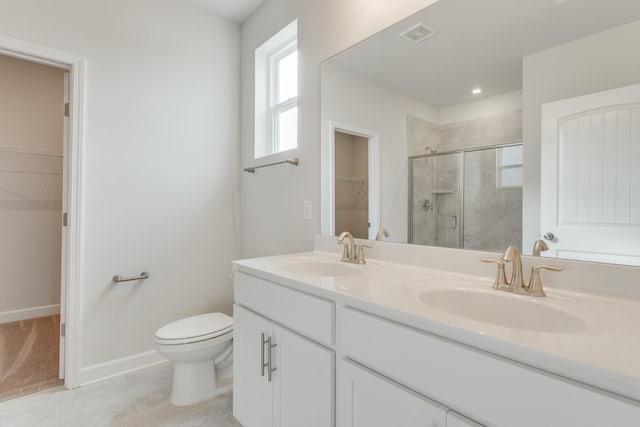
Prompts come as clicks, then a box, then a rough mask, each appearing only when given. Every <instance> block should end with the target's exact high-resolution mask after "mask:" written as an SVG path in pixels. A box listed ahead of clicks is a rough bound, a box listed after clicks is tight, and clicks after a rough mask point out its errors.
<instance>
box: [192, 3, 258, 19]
mask: <svg viewBox="0 0 640 427" xmlns="http://www.w3.org/2000/svg"><path fill="white" fill-rule="evenodd" d="M187 1H188V2H190V3H192V4H195V5H197V6H200V7H203V8H205V9H208V10H210V11H212V12H213V13H215V14H216V15H218V16H220V17H222V18H224V19H226V20H228V21H231V22H235V23H238V24H240V23H242V22H243V21H244V20H245V19H247V18H248V17H249V15H251V14H252V13H253V12H254V11H255V10H256V9H257V8H259V7H260V6H261V5H262V3H264V1H265V0H187Z"/></svg>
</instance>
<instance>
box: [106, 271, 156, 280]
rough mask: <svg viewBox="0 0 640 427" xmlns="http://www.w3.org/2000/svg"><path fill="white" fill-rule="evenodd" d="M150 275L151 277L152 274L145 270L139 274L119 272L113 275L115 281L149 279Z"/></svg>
mask: <svg viewBox="0 0 640 427" xmlns="http://www.w3.org/2000/svg"><path fill="white" fill-rule="evenodd" d="M149 277H151V275H150V274H149V272H148V271H143V272H142V273H140V275H139V276H121V275H119V274H116V275H115V276H113V281H114V282H115V283H121V282H131V281H133V280H142V279H148V278H149Z"/></svg>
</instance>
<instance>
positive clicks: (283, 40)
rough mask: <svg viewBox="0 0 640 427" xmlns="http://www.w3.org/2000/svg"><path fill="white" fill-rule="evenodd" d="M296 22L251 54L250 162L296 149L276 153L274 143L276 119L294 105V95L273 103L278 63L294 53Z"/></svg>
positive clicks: (296, 32)
mask: <svg viewBox="0 0 640 427" xmlns="http://www.w3.org/2000/svg"><path fill="white" fill-rule="evenodd" d="M297 40H298V21H297V19H296V20H294V21H292V22H290V23H289V24H288V25H287V26H286V27H284V28H283V29H282V30H280V31H279V32H278V33H277V34H275V35H274V36H272V37H271V38H269V39H268V40H267V41H266V42H265V43H263V44H262V45H261V46H260V47H258V48H257V49H256V51H255V122H254V125H255V126H254V132H255V134H254V152H253V158H254V160H257V159H261V158H264V157H270V156H274V157H276V158H277V157H278V154H280V153H285V152H286V153H287V154H288V155H290V152H291V151H293V150H296V149H297V148H298V137H297V135H296V146H295V147H292V148H287V150H286V151H281V150H280V142H279V141H278V135H279V129H278V128H277V126H278V117H279V115H280V114H282V113H285V112H287V111H289V110H291V109H292V108H296V107H297V106H298V96H297V91H296V96H295V97H292V98H290V99H287V100H284V101H282V102H277V96H278V89H279V88H278V86H277V85H278V61H279V60H281V59H283V58H284V57H286V56H287V55H289V54H291V53H292V52H293V51H295V50H297V44H298V43H297Z"/></svg>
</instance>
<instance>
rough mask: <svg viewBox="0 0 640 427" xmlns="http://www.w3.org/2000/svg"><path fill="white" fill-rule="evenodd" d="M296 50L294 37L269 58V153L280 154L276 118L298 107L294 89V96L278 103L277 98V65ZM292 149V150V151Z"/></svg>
mask: <svg viewBox="0 0 640 427" xmlns="http://www.w3.org/2000/svg"><path fill="white" fill-rule="evenodd" d="M296 50H298V40H297V37H294V38H292V39H290V40H288V41H287V42H286V43H284V44H282V45H281V46H280V49H278V50H277V51H275V52H274V53H272V54H271V55H270V56H269V108H268V111H269V113H268V114H269V124H268V129H269V135H270V140H271V141H270V142H271V144H270V147H271V153H270V154H275V153H280V152H282V150H281V149H280V139H279V137H278V135H279V134H280V132H279V131H280V129H279V128H278V117H279V115H280V114H282V113H285V112H287V111H289V110H291V109H293V108H296V107H297V106H298V91H297V89H296V96H293V97H291V98H288V99H285V100H284V101H281V102H278V96H279V94H280V87H279V85H278V82H279V81H280V78H279V77H280V75H279V69H280V68H279V67H278V63H279V62H280V60H282V59H283V58H286V57H287V56H289V55H290V54H292V53H293V52H295V51H296ZM297 147H298V144H297V141H296V146H295V147H293V148H297ZM293 148H292V149H293Z"/></svg>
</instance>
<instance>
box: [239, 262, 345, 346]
mask: <svg viewBox="0 0 640 427" xmlns="http://www.w3.org/2000/svg"><path fill="white" fill-rule="evenodd" d="M233 283H234V297H235V301H236V304H240V305H243V306H245V307H247V308H250V309H251V310H253V311H255V312H256V313H260V314H262V315H263V316H265V317H267V318H269V319H271V320H273V321H275V322H277V323H280V324H281V325H283V326H286V327H287V328H289V329H291V330H293V331H295V332H298V333H300V334H301V335H304V336H306V337H308V338H311V339H312V340H314V341H317V342H319V343H321V344H324V345H327V346H333V344H334V341H335V340H334V330H335V329H334V319H335V308H334V307H335V304H334V303H333V301H328V300H325V299H322V298H318V297H316V296H313V295H309V294H306V293H304V292H300V291H297V290H295V289H291V288H289V287H286V286H282V285H279V284H277V283H274V282H270V281H268V280H265V279H260V278H258V277H255V276H251V275H249V274H246V273H242V272H236V273H235V278H234V282H233Z"/></svg>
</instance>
